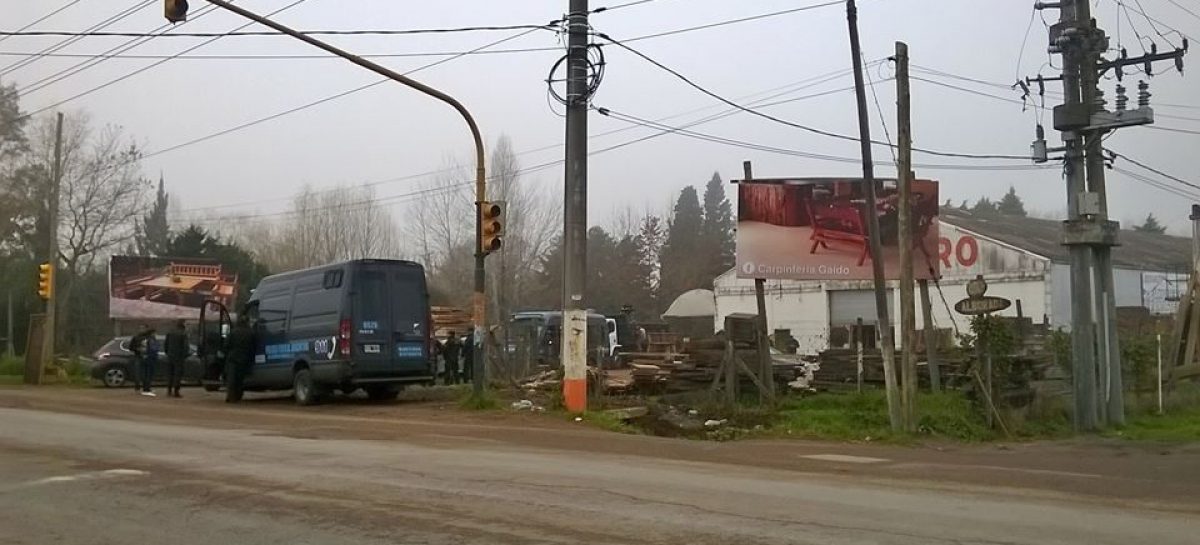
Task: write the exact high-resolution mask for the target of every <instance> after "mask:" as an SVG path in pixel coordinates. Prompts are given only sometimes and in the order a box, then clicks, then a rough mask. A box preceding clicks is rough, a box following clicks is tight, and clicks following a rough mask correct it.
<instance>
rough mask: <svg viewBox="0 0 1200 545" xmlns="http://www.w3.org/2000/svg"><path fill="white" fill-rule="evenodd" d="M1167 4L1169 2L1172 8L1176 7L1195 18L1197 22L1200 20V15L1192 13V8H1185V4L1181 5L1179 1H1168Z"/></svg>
mask: <svg viewBox="0 0 1200 545" xmlns="http://www.w3.org/2000/svg"><path fill="white" fill-rule="evenodd" d="M1167 2H1169V3H1170V4H1171V5H1172V6H1175V7H1177V8H1179V9H1181V10H1183V11H1185V12H1187V13H1188V15H1191V16H1192V17H1195V18H1196V19H1197V20H1200V14H1198V13H1196V12H1194V11H1192V10H1191V8H1188V7H1185V6H1184V5H1183V4H1180V3H1179V2H1178V1H1177V0H1167Z"/></svg>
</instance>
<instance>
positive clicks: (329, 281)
mask: <svg viewBox="0 0 1200 545" xmlns="http://www.w3.org/2000/svg"><path fill="white" fill-rule="evenodd" d="M321 287H323V288H325V289H327V290H331V289H334V288H340V287H342V270H341V269H337V270H334V271H325V279H324V281H323V282H321Z"/></svg>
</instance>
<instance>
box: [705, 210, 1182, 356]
mask: <svg viewBox="0 0 1200 545" xmlns="http://www.w3.org/2000/svg"><path fill="white" fill-rule="evenodd" d="M940 214H941V215H940V218H939V219H940V222H941V226H940V230H941V240H940V244H939V252H938V255H937V256H936V257H937V259H938V261H939V262H940V268H941V276H942V278H941V280H940V282H939V284H940V286H941V293H939V291H938V290H937V289H936V288H935V287H934V286H933V285H932V284H931V285H930V290H931V292H932V293H931V299H932V302H933V322H934V325H935V326H936V327H939V328H953V327H954V326H955V325H957V326H958V328H959V329H960V330H965V329H966V328H967V319H966V317H965V316H961V315H958V314H955V313H954V312H953V309H952V308H951V307H953V305H954V303H955V302H956V301H958V300H959V299H962V298H963V297H966V290H965V286H966V283H967V281H968V280H971V279H973V278H975V276H976V275H980V274H981V275H983V277H984V279H986V280H987V282H988V286H989V287H988V295H995V296H1000V297H1005V298H1008V299H1011V300H1013V301H1014V305H1013V306H1012V307H1010V308H1009V309H1008V310H1006V311H1004V312H1003V313H1001V314H1003V315H1006V316H1016V314H1017V305H1016V304H1015V302H1016V301H1020V302H1021V310H1022V312H1023V314H1024V315H1025V316H1027V317H1030V318H1032V319H1033V320H1034V321H1035V322H1041V321H1043V320H1046V321H1047V322H1048V323H1050V324H1051V325H1052V326H1053V327H1055V328H1069V327H1070V323H1071V299H1070V296H1071V295H1070V287H1071V286H1070V255H1069V251H1068V248H1067V247H1066V246H1063V245H1062V244H1061V243H1060V241H1061V239H1062V223H1061V222H1059V221H1054V220H1042V219H1033V218H1015V217H1003V216H1000V217H979V216H976V215H972V214H970V213H968V212H963V211H959V210H943V211H941V213H940ZM1118 240H1119V241H1120V243H1121V246H1118V247H1116V248H1114V249H1113V266H1114V275H1113V276H1114V282H1115V284H1116V302H1117V306H1118V307H1142V308H1146V309H1148V310H1149V311H1150V312H1151V313H1152V314H1169V313H1172V312H1174V311H1175V307H1176V304H1177V301H1178V299H1179V296H1180V291H1182V290H1184V289H1186V287H1187V280H1188V270H1189V269H1190V268H1191V259H1192V258H1191V251H1192V246H1191V240H1190V239H1187V238H1182V237H1174V236H1169V235H1157V234H1151V233H1140V232H1136V231H1125V230H1123V231H1121V234H1120V238H1119V239H1118ZM803 242H804V241H797V242H796V243H797V244H801V243H803ZM895 287H896V283H895V282H890V283H889V290H888V304H889V306H890V307H891V308H890V309H889V310H891V309H894V308H895V307H896V306H898V305H899V293H898V292H897V291H896V290H895ZM871 288H872V284H871V282H870V281H838V280H820V281H816V280H814V281H790V280H783V281H778V280H768V281H767V282H766V296H767V297H766V302H767V323H768V329H769V330H771V331H774V330H776V329H787V330H790V331H791V334H792V336H794V337H795V338H796V339H797V340H798V341H799V342H800V352H801V353H815V352H818V351H820V350H824V349H826V348H829V347H831V346H844V345H845V344H846V343H847V342H848V341H849V331H850V329H849V328H850V326H852V325H854V323H855V322H856V320H857V319H858V318H862V319H863V322H864V323H865V324H867V325H871V324H873V323H874V322H875V321H876V319H875V299H874V293H873V291H872V289H871ZM713 291H714V292H715V294H716V307H717V308H716V314H715V317H714V320H715V321H714V327H716V328H717V329H720V328H721V325H720V324H721V323H722V322H723V321H724V319H725V316H727V315H729V314H733V313H739V312H749V313H755V312H757V310H756V308H757V306H756V304H755V300H754V281H753V280H750V279H741V278H738V277H737V271H736V270H733V269H731V270H729V271H726V272H725V273H724V274H722V275H721V276H719V277H717V278H716V279H715V280H714V281H713ZM943 296H944V297H945V301H943V299H942V297H943ZM918 305H919V300H918ZM889 314H890V315H891V316H892V322H893V325H894V324H895V323H896V322H897V321H898V320H899V317H898V316H896V315H895V313H894V312H890V313H889ZM917 326H918V327H924V324H923V320H922V317H921V312H920V308H919V307H918V309H917Z"/></svg>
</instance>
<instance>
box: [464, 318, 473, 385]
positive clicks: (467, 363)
mask: <svg viewBox="0 0 1200 545" xmlns="http://www.w3.org/2000/svg"><path fill="white" fill-rule="evenodd" d="M462 352H463V371H462V377H463V382H472V381H474V380H475V328H474V327H470V328H467V335H466V340H465V342H464V343H463V347H462Z"/></svg>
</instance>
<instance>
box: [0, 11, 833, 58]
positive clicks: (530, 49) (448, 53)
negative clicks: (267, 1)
mask: <svg viewBox="0 0 1200 545" xmlns="http://www.w3.org/2000/svg"><path fill="white" fill-rule="evenodd" d="M836 3H837V2H833V3H828V4H820V5H816V6H802V7H799V8H793V9H788V10H782V11H774V12H770V13H763V14H759V15H751V16H748V17H741V18H738V19H728V20H724V21H718V22H715V23H706V24H702V25H696V26H690V27H684V28H678V29H674V30H667V31H663V32H657V33H653V34H646V35H642V36H636V37H633V38H629V39H627V40H625V41H626V42H637V41H641V40H649V39H654V38H662V37H665V36H674V35H677V34H684V33H688V32H695V31H698V30H708V29H710V28H717V27H723V26H727V25H734V24H739V23H745V22H748V21H756V20H759V19H765V18H768V17H776V16H780V15H787V14H789V13H795V12H797V11H806V10H810V9H814V8H817V7H824V6H826V5H833V4H836ZM611 9H615V8H611ZM543 51H562V48H561V47H526V48H517V49H496V50H488V51H479V52H475V53H472V54H475V55H497V54H512V53H535V52H543ZM462 54H463V52H461V51H425V52H406V53H377V54H366V55H360V56H361V57H363V58H368V59H371V58H406V57H456V56H459V55H462ZM24 55H28V53H23V52H13V51H6V52H0V56H24ZM47 56H53V57H68V58H69V57H75V58H80V57H96V56H104V55H93V54H83V53H57V54H53V55H47ZM105 57H106V58H116V59H138V60H157V59H164V58H172V59H181V60H313V59H336V58H337V56H335V55H330V54H279V55H272V54H261V55H238V54H211V55H178V56H176V55H111V56H105Z"/></svg>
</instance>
